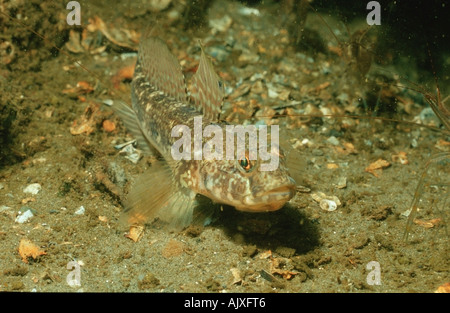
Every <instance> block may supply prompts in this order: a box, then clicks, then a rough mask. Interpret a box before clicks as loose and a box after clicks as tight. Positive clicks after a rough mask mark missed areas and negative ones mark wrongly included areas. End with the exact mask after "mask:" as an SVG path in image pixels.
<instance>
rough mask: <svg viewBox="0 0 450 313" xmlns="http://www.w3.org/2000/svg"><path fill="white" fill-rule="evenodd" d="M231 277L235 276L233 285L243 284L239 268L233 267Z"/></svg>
mask: <svg viewBox="0 0 450 313" xmlns="http://www.w3.org/2000/svg"><path fill="white" fill-rule="evenodd" d="M230 272H231V275H233V282H232V283H231V284H232V285H236V284H241V283H242V277H241V271H239V269H238V268H236V267H233V268H231V269H230Z"/></svg>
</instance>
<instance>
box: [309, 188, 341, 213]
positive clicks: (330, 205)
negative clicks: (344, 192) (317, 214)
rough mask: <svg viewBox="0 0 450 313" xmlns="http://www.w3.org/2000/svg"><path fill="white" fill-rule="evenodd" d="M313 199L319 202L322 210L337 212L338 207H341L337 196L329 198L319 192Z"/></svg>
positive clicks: (313, 195) (312, 195) (314, 194)
mask: <svg viewBox="0 0 450 313" xmlns="http://www.w3.org/2000/svg"><path fill="white" fill-rule="evenodd" d="M311 198H313V200H314V201H316V202H318V203H319V205H320V208H321V209H322V210H325V211H329V212H332V211H335V210H336V209H337V207H338V206H340V205H341V201H340V200H339V198H338V197H336V196H327V195H326V194H324V193H323V192H317V193H313V194H311Z"/></svg>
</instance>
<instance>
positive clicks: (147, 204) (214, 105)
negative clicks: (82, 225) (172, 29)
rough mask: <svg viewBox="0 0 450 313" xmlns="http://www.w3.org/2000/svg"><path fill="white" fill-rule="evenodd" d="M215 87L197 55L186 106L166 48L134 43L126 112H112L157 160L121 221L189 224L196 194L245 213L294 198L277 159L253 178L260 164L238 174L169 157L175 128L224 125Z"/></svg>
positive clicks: (236, 166)
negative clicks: (196, 123)
mask: <svg viewBox="0 0 450 313" xmlns="http://www.w3.org/2000/svg"><path fill="white" fill-rule="evenodd" d="M222 87H223V85H222V83H221V81H220V79H219V77H218V76H217V74H216V73H215V72H214V70H213V69H212V64H211V62H210V61H209V60H208V58H207V57H206V55H205V54H204V52H203V50H202V55H201V59H200V64H199V69H198V71H197V73H196V74H195V75H194V76H193V78H192V81H191V87H190V93H191V95H192V96H191V99H188V97H187V93H186V87H185V80H184V76H183V74H182V71H181V68H180V65H179V63H178V61H177V59H176V58H175V57H174V56H173V55H172V54H171V53H170V51H169V49H168V48H167V45H166V44H165V43H164V42H163V41H162V40H160V39H158V38H155V37H150V38H147V39H145V40H144V41H143V42H142V43H141V46H140V49H139V56H138V61H137V64H136V68H135V72H134V77H133V81H132V106H133V107H132V108H130V107H128V106H126V104H124V103H119V104H118V105H115V110H116V112H117V113H118V114H119V115H120V116H121V117H122V118H123V120H124V123H125V125H126V127H127V128H128V129H129V130H130V131H131V132H132V134H133V135H134V136H135V137H136V139H137V141H138V145H139V147H140V148H141V149H143V151H145V152H150V151H153V150H157V152H158V153H159V154H160V155H161V156H162V159H163V160H161V161H158V162H156V163H155V164H152V166H151V168H150V169H149V170H148V171H147V172H146V173H144V174H143V175H142V176H141V177H139V178H138V179H137V181H136V182H135V184H134V186H133V187H132V189H131V191H130V193H129V194H128V199H127V201H126V202H125V204H124V205H125V213H124V215H123V217H122V221H123V222H125V223H126V224H141V223H144V222H146V221H150V220H151V219H153V218H155V217H159V218H161V219H163V220H165V221H167V222H168V223H169V224H170V225H172V226H174V227H177V228H180V227H185V226H187V225H189V224H190V223H191V222H192V216H193V210H194V207H195V205H196V201H195V197H196V195H197V194H201V195H204V196H206V197H208V198H210V199H211V200H213V201H214V202H217V203H222V204H227V205H232V206H234V207H235V208H236V209H238V210H241V211H249V212H267V211H274V210H278V209H280V208H281V207H282V206H283V205H284V204H285V203H286V202H287V201H289V200H290V199H291V198H292V197H293V195H294V190H295V181H294V180H293V179H292V178H291V177H289V175H288V172H287V169H286V167H285V164H284V157H283V155H282V154H280V155H279V160H280V163H279V167H278V168H277V169H276V170H274V171H260V170H259V166H260V160H255V161H249V160H248V162H247V164H245V165H246V166H247V167H245V168H243V166H242V162H240V161H241V160H174V159H173V158H172V155H171V147H172V145H173V144H174V143H175V142H176V141H177V140H178V139H179V138H177V137H172V136H171V132H172V129H173V127H175V126H176V125H186V126H188V127H189V128H190V129H194V118H195V117H198V116H202V123H203V128H204V127H205V126H207V125H210V124H215V125H220V126H225V125H226V124H225V123H222V122H219V121H218V114H219V112H220V105H221V101H222V98H223V91H222V90H223V89H222ZM189 100H190V101H189ZM201 111H202V112H201ZM203 140H204V142H205V139H203ZM278 152H279V151H278V150H277V152H276V153H278ZM249 169H250V170H249Z"/></svg>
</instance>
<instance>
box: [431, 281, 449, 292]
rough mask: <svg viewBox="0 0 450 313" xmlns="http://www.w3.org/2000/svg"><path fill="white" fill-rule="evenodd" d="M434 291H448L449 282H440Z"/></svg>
mask: <svg viewBox="0 0 450 313" xmlns="http://www.w3.org/2000/svg"><path fill="white" fill-rule="evenodd" d="M434 292H435V293H450V283H445V284H442V285H440V286H439V287H438V289H436V290H435V291H434Z"/></svg>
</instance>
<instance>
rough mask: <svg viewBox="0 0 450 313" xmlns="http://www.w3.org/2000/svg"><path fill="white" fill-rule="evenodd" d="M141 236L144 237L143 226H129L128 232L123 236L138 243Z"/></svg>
mask: <svg viewBox="0 0 450 313" xmlns="http://www.w3.org/2000/svg"><path fill="white" fill-rule="evenodd" d="M143 235H144V227H143V226H131V227H130V231H129V232H128V233H127V234H125V237H127V238H129V239H131V240H133V241H134V242H138V241H139V239H141V238H142V236H143Z"/></svg>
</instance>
